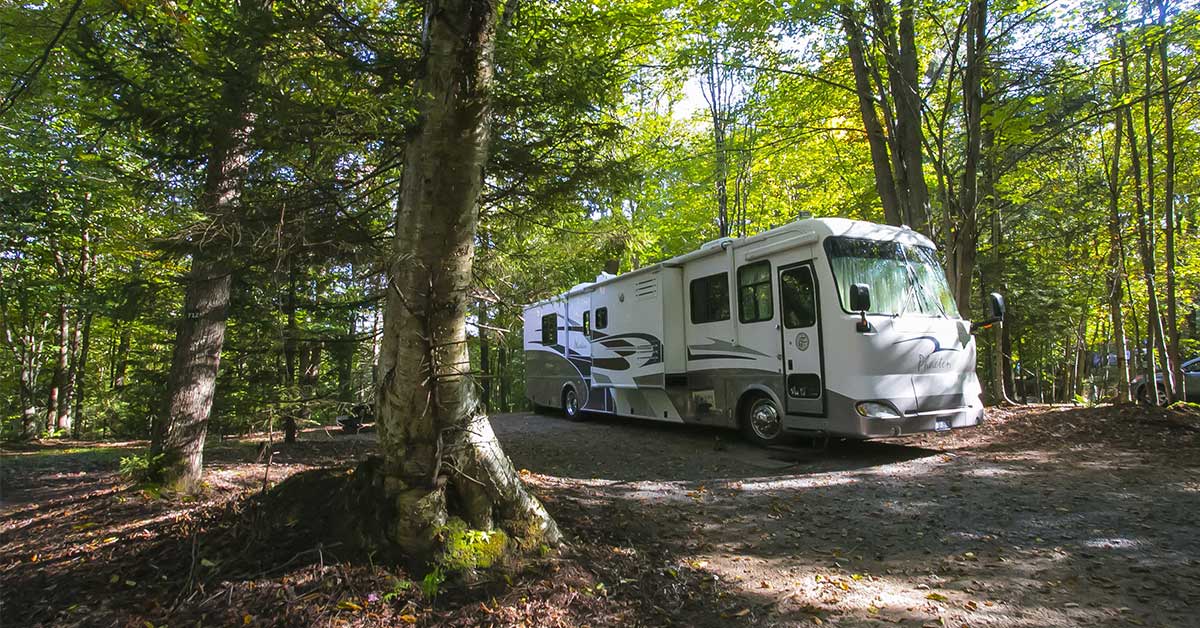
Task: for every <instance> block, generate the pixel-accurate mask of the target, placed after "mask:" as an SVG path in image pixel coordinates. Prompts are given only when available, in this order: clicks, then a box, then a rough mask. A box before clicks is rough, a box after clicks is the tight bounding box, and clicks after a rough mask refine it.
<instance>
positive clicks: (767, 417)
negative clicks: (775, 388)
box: [742, 395, 783, 446]
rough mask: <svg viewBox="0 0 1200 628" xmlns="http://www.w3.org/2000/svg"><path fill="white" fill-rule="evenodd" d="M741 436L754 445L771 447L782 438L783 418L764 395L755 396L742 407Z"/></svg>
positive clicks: (772, 402)
mask: <svg viewBox="0 0 1200 628" xmlns="http://www.w3.org/2000/svg"><path fill="white" fill-rule="evenodd" d="M743 407H744V408H745V410H744V412H743V413H742V434H744V435H745V437H746V440H748V441H750V442H752V443H754V444H756V445H762V446H766V445H773V444H775V443H778V442H779V441H780V440H781V439H782V438H783V416H782V415H781V414H780V413H779V408H778V407H777V406H776V405H775V402H774V401H772V400H771V398H770V397H767V396H766V395H755V396H754V397H752V398H751V399H749V400H748V401H747V402H746V404H745V405H744V406H743Z"/></svg>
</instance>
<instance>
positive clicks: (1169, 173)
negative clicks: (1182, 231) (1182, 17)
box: [1158, 0, 1186, 399]
mask: <svg viewBox="0 0 1200 628" xmlns="http://www.w3.org/2000/svg"><path fill="white" fill-rule="evenodd" d="M1158 27H1159V29H1160V30H1161V31H1162V36H1161V37H1160V38H1159V40H1158V60H1159V65H1160V66H1161V70H1162V86H1163V94H1162V98H1163V134H1164V137H1163V141H1164V142H1165V143H1166V160H1167V163H1166V164H1165V166H1164V167H1165V168H1166V172H1165V173H1163V177H1164V182H1163V187H1164V194H1163V218H1164V220H1165V222H1166V231H1167V233H1166V236H1167V250H1166V256H1167V358H1168V360H1167V362H1168V364H1169V365H1170V369H1171V378H1170V381H1171V382H1172V384H1173V386H1172V388H1171V393H1170V394H1171V398H1172V399H1186V395H1185V392H1184V386H1185V384H1186V380H1185V379H1184V377H1183V369H1182V364H1181V363H1180V361H1179V311H1178V300H1177V295H1176V290H1175V229H1176V228H1177V225H1176V220H1175V113H1174V108H1175V103H1174V101H1173V100H1172V98H1171V73H1170V66H1169V65H1168V63H1167V33H1169V32H1170V31H1169V30H1167V3H1166V2H1165V0H1158Z"/></svg>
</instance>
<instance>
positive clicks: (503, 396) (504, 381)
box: [496, 341, 509, 412]
mask: <svg viewBox="0 0 1200 628" xmlns="http://www.w3.org/2000/svg"><path fill="white" fill-rule="evenodd" d="M507 345H508V342H507V341H504V342H501V343H500V348H499V349H498V350H497V351H496V371H497V373H496V374H497V379H498V380H499V382H498V385H497V386H496V401H497V402H498V403H499V404H500V410H501V411H502V412H508V409H509V408H508V346H507Z"/></svg>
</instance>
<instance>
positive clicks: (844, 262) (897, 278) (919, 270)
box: [825, 237, 958, 318]
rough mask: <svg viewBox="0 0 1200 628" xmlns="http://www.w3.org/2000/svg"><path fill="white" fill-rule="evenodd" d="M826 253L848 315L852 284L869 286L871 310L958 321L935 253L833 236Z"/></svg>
mask: <svg viewBox="0 0 1200 628" xmlns="http://www.w3.org/2000/svg"><path fill="white" fill-rule="evenodd" d="M825 251H826V253H828V254H829V264H830V267H831V268H832V269H833V278H834V282H835V283H836V284H837V291H838V298H839V300H840V301H841V304H842V309H843V310H846V311H847V312H849V311H850V286H851V285H853V284H856V283H861V284H866V285H867V286H869V287H870V288H871V311H872V312H874V313H878V314H893V315H896V316H900V315H904V314H916V315H923V316H946V317H950V318H958V308H957V307H955V305H954V297H953V296H952V295H951V294H950V287H949V286H948V285H947V284H946V274H945V273H944V272H943V271H942V265H941V264H939V263H938V260H937V256H936V255H935V254H934V251H933V249H931V248H928V247H923V246H914V245H911V244H901V243H899V242H883V241H879V240H864V239H860V238H846V237H832V238H828V239H826V240H825Z"/></svg>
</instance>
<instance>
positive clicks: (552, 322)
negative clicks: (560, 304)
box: [542, 314, 558, 346]
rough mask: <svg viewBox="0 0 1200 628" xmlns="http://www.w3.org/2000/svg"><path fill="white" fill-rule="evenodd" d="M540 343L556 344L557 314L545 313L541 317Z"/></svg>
mask: <svg viewBox="0 0 1200 628" xmlns="http://www.w3.org/2000/svg"><path fill="white" fill-rule="evenodd" d="M542 344H543V345H546V346H550V345H554V344H558V314H547V315H545V316H543V317H542Z"/></svg>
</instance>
